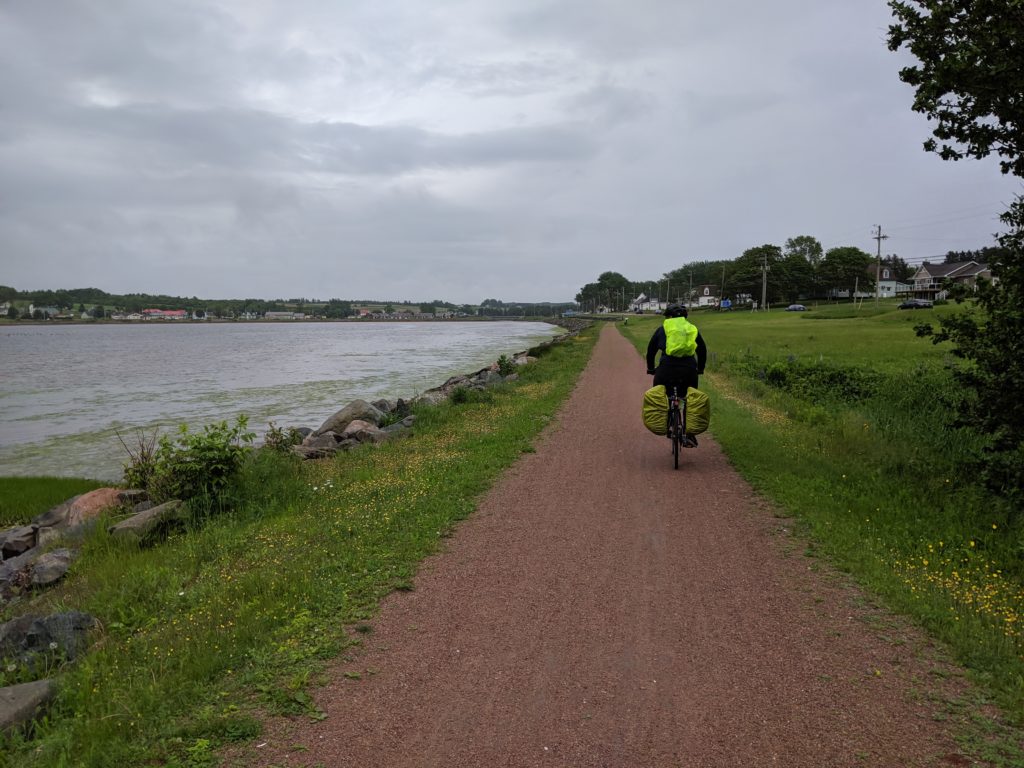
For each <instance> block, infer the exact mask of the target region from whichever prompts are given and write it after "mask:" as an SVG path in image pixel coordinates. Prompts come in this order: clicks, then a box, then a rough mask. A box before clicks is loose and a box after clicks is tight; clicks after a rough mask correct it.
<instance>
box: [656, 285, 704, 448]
mask: <svg viewBox="0 0 1024 768" xmlns="http://www.w3.org/2000/svg"><path fill="white" fill-rule="evenodd" d="M688 314H689V312H688V311H687V309H686V307H684V306H683V305H682V304H670V305H669V306H668V308H667V309H666V310H665V321H664V322H663V323H662V324H661V327H659V328H658V330H656V331H655V332H654V335H652V336H651V340H650V341H649V342H648V344H647V373H648V374H649V375H651V376H654V386H658V385H659V384H661V385H664V386H665V389H666V391H669V392H671V391H672V387H673V386H674V387H676V391H677V392H678V394H679V396H680V397H686V388H687V387H693V388H694V389H697V377H698V376H699V375H700V374H702V373H704V365H705V363H707V358H708V349H707V347H706V346H705V344H704V339H703V338H702V337H701V335H700V331H698V330H697V326H695V325H694V324H693V323H691V322H690V321H689V320H687V319H686V318H687V315H688ZM659 350H660V351H661V359H660V360H659V361H658V366H657V368H655V366H654V361H655V358H656V357H657V355H658V352H659ZM687 438H688V439H689V440H691V441H692V442H693V444H694V445H696V444H697V438H696V437H694V436H693V435H687Z"/></svg>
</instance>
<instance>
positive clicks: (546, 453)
mask: <svg viewBox="0 0 1024 768" xmlns="http://www.w3.org/2000/svg"><path fill="white" fill-rule="evenodd" d="M644 369H645V366H644V364H643V361H642V360H641V359H640V357H639V356H638V355H637V353H636V350H635V349H634V348H633V347H632V346H631V345H630V344H629V343H628V342H627V341H626V340H625V339H623V337H622V336H621V335H620V334H619V333H618V331H617V330H615V329H614V328H612V327H606V328H605V329H604V330H603V331H602V332H601V336H600V340H599V342H598V344H597V346H596V348H595V351H594V354H593V357H592V359H591V361H590V363H589V365H588V367H587V368H586V370H585V371H584V373H583V375H582V376H581V378H580V380H579V383H578V385H577V387H576V389H575V391H574V393H573V394H572V396H571V398H570V399H569V400H568V402H567V403H566V405H565V407H564V408H563V410H562V411H561V412H560V414H559V417H558V418H557V419H556V420H555V422H554V424H553V426H552V427H551V428H549V429H548V431H547V432H546V434H545V435H544V436H543V438H542V439H541V440H540V442H539V444H538V446H537V451H536V453H532V454H525V455H524V456H523V457H522V459H521V461H519V462H518V463H517V464H516V465H515V466H514V467H513V468H512V469H511V470H509V471H508V472H507V473H506V474H505V475H504V476H503V478H502V479H501V480H500V481H499V482H498V484H497V485H496V486H495V487H494V488H493V489H492V491H491V492H490V493H489V494H488V495H487V496H486V497H485V498H484V499H483V500H482V501H481V504H480V507H479V509H478V511H477V512H476V513H475V514H474V515H473V517H472V518H470V519H469V520H467V521H466V522H464V523H462V524H461V525H460V526H459V528H458V530H457V532H456V533H455V535H454V536H453V537H452V538H451V539H450V540H449V541H448V544H447V547H446V548H445V551H444V552H443V553H441V554H439V555H437V556H435V557H433V558H431V559H429V560H428V561H427V562H426V563H425V564H424V566H423V568H422V569H421V571H420V573H419V575H418V576H417V578H416V580H415V590H414V591H412V592H407V593H395V594H393V595H391V596H390V597H389V598H387V600H386V601H385V602H384V604H383V605H382V607H381V612H380V615H379V616H378V617H377V618H376V619H375V620H374V621H373V622H371V626H372V629H373V631H372V633H371V634H369V635H367V636H366V639H365V648H363V649H361V650H358V651H356V652H355V654H354V656H353V658H352V659H351V661H348V662H344V663H339V665H338V666H336V667H335V668H333V669H332V670H331V681H330V682H329V684H328V685H327V686H325V687H324V688H322V689H320V690H318V691H316V692H315V693H314V696H315V698H316V701H317V704H318V705H319V706H320V707H321V708H322V709H323V710H324V712H325V713H326V714H327V718H326V720H324V721H323V722H320V723H312V722H308V721H306V720H295V721H276V722H273V723H271V724H270V726H269V729H268V735H267V736H265V737H264V738H263V739H260V744H259V746H257V745H253V747H252V748H251V749H249V750H246V752H245V754H243V755H237V756H236V757H237V758H238V759H240V760H241V762H242V763H243V764H245V765H258V766H270V765H278V766H281V765H296V766H298V765H303V766H310V765H318V764H322V765H324V766H326V767H327V768H335V767H336V766H338V767H340V766H359V767H360V768H373V767H375V766H380V767H381V768H403V767H405V766H410V767H411V766H415V767H417V768H419V767H421V766H422V767H426V766H445V768H461V767H466V768H476V767H478V766H479V767H480V768H494V767H496V766H516V767H519V766H594V767H595V768H597V767H598V766H601V767H606V768H619V767H622V768H627V767H628V768H641V767H644V766H686V767H690V766H693V767H696V766H709V767H710V766H714V767H716V768H717V767H722V768H733V767H736V768H739V767H740V766H768V765H771V766H785V767H787V768H798V767H800V766H807V767H808V768H825V767H827V766H886V767H888V766H924V765H930V766H932V765H933V766H948V765H966V764H970V762H969V761H968V760H966V759H964V758H963V757H962V756H961V755H960V754H959V753H958V750H957V747H956V745H955V743H954V742H953V740H952V738H951V736H950V734H949V733H948V732H947V731H948V728H949V726H948V725H947V724H944V723H942V722H939V721H938V720H937V719H936V718H934V717H933V715H934V710H935V708H936V707H937V706H938V705H937V704H935V703H934V702H929V694H931V693H934V692H935V689H934V686H935V685H937V684H938V683H931V682H928V681H929V680H935V679H936V678H937V677H939V676H937V675H931V674H929V672H930V671H932V670H935V669H936V668H937V667H939V666H940V665H941V662H939V661H936V660H934V659H933V654H932V653H931V649H930V646H929V645H928V643H927V641H926V640H924V639H923V638H922V637H921V636H920V634H919V633H917V632H915V631H914V630H912V629H908V628H907V627H906V626H905V624H904V623H903V622H901V621H899V620H896V619H893V618H892V617H890V616H888V615H886V614H885V613H884V612H883V611H880V610H878V609H875V608H872V607H870V606H869V604H868V602H867V601H865V600H864V599H863V598H862V596H861V595H860V594H859V593H858V591H857V590H856V589H854V588H852V587H850V586H849V585H848V584H847V583H846V582H845V580H844V579H842V578H840V577H838V576H836V575H835V574H834V573H832V572H831V571H830V570H829V569H828V568H827V566H824V565H822V564H821V563H820V562H819V561H817V560H815V559H812V558H807V557H804V556H803V552H802V549H803V548H802V545H800V543H799V542H796V541H795V540H794V539H793V538H791V536H790V535H789V534H788V532H787V530H786V528H787V525H788V524H787V522H786V521H785V520H783V519H779V518H777V517H775V516H774V515H773V513H772V510H771V509H770V508H769V507H768V505H767V504H765V503H764V502H763V501H761V500H759V499H758V497H757V496H756V495H755V494H754V493H753V491H752V490H751V489H750V487H749V486H748V485H747V484H746V483H745V482H744V481H743V480H742V479H741V478H740V477H739V476H738V475H737V474H736V472H735V471H734V470H733V469H732V467H731V466H730V465H729V463H728V461H727V460H726V458H725V456H724V455H723V454H722V452H721V450H720V449H719V447H718V445H717V444H716V443H715V442H714V440H713V439H712V438H711V437H710V436H708V435H705V436H703V437H702V438H701V441H700V446H699V447H698V448H696V449H693V450H687V451H686V452H685V453H684V454H683V456H682V458H681V466H680V469H679V470H678V471H674V470H673V469H672V464H671V453H670V450H669V445H668V441H667V440H666V439H665V438H663V437H657V436H655V435H652V434H650V433H649V432H647V431H646V430H645V429H644V427H643V425H642V423H641V421H640V400H641V395H642V393H643V391H644V389H646V388H647V387H648V386H650V379H649V377H647V376H646V375H645V374H644ZM713 423H714V422H713V415H712V424H713ZM345 672H349V673H354V672H359V673H360V674H361V675H362V677H361V678H360V679H348V678H346V677H344V673H345ZM922 681H923V682H922ZM924 686H928V688H925V687H924Z"/></svg>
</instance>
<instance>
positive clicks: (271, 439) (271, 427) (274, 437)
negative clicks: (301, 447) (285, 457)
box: [263, 422, 302, 453]
mask: <svg viewBox="0 0 1024 768" xmlns="http://www.w3.org/2000/svg"><path fill="white" fill-rule="evenodd" d="M301 442H302V435H300V434H299V430H297V429H296V428H295V427H288V429H282V428H281V427H279V426H277V425H276V424H274V422H270V424H268V425H267V434H266V435H264V437H263V445H264V446H265V447H267V448H269V449H270V450H272V451H278V452H280V453H286V452H287V451H288V449H289V448H291V447H292V446H293V445H298V444H299V443H301Z"/></svg>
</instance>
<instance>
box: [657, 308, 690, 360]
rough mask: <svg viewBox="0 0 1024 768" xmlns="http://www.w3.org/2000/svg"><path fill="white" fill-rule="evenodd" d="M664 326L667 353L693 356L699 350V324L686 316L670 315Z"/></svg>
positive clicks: (676, 355)
mask: <svg viewBox="0 0 1024 768" xmlns="http://www.w3.org/2000/svg"><path fill="white" fill-rule="evenodd" d="M662 327H663V328H664V329H665V354H666V355H671V356H672V357H692V356H693V355H694V354H695V353H696V352H697V326H695V325H694V324H693V323H691V322H690V321H689V320H687V319H686V318H685V317H670V318H668V319H667V320H666V321H665V322H664V323H663V325H662Z"/></svg>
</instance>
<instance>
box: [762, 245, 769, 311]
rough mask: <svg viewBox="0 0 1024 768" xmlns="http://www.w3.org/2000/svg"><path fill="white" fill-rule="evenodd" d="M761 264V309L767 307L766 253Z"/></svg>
mask: <svg viewBox="0 0 1024 768" xmlns="http://www.w3.org/2000/svg"><path fill="white" fill-rule="evenodd" d="M763 258H764V263H763V264H762V265H761V309H767V308H768V269H769V267H768V254H767V253H766V254H765V255H764V257H763Z"/></svg>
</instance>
